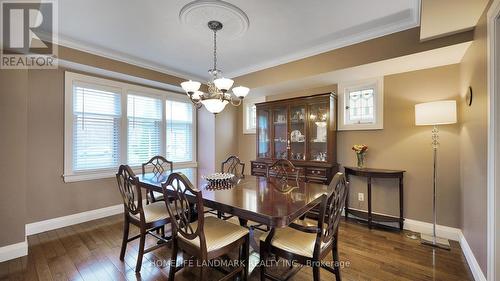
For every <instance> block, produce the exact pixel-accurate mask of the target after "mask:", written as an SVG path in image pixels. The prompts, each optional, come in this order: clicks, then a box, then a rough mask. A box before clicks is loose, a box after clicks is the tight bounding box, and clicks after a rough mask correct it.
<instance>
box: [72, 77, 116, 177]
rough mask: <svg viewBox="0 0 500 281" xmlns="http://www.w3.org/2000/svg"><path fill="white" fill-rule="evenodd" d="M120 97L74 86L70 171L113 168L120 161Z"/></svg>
mask: <svg viewBox="0 0 500 281" xmlns="http://www.w3.org/2000/svg"><path fill="white" fill-rule="evenodd" d="M120 120H121V94H120V91H119V90H116V91H114V90H112V89H111V88H110V89H107V88H106V89H105V90H104V89H103V88H102V87H100V86H97V85H95V86H93V85H78V84H75V85H73V170H74V171H82V170H96V169H103V168H116V167H117V166H118V165H119V162H120V131H121V130H120V124H121V121H120Z"/></svg>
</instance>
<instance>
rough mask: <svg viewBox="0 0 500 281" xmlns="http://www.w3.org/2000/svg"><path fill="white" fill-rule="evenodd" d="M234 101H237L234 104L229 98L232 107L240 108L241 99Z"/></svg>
mask: <svg viewBox="0 0 500 281" xmlns="http://www.w3.org/2000/svg"><path fill="white" fill-rule="evenodd" d="M236 101H237V102H236V103H235V102H234V99H233V98H231V99H230V102H231V105H232V106H240V105H241V101H242V99H240V98H238V99H237V100H236Z"/></svg>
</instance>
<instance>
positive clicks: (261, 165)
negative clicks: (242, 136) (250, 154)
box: [252, 162, 267, 171]
mask: <svg viewBox="0 0 500 281" xmlns="http://www.w3.org/2000/svg"><path fill="white" fill-rule="evenodd" d="M252 170H264V171H266V170H267V165H266V164H265V163H256V162H253V163H252Z"/></svg>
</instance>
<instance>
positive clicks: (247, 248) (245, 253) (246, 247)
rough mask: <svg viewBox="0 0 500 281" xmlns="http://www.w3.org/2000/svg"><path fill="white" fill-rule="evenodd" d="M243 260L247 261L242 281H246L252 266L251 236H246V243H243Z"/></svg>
mask: <svg viewBox="0 0 500 281" xmlns="http://www.w3.org/2000/svg"><path fill="white" fill-rule="evenodd" d="M242 247H243V259H244V261H245V264H244V266H245V268H244V269H243V273H242V274H243V276H242V278H241V280H242V281H246V280H247V278H248V267H249V264H250V235H249V234H247V235H246V236H245V243H243V246H242Z"/></svg>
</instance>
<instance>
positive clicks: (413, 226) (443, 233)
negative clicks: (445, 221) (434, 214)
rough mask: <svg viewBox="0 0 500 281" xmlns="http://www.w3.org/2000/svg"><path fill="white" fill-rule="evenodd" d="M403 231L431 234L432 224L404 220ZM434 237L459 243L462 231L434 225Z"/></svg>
mask: <svg viewBox="0 0 500 281" xmlns="http://www.w3.org/2000/svg"><path fill="white" fill-rule="evenodd" d="M404 229H406V230H410V231H413V232H418V233H427V234H431V233H432V223H428V222H422V221H417V220H412V219H405V223H404ZM436 235H437V236H438V237H442V238H446V239H449V240H453V241H460V236H461V235H462V231H461V230H460V229H459V228H455V227H449V226H444V225H436Z"/></svg>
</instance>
